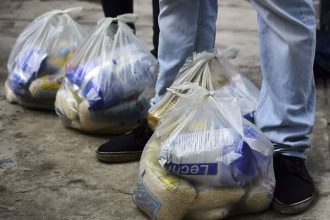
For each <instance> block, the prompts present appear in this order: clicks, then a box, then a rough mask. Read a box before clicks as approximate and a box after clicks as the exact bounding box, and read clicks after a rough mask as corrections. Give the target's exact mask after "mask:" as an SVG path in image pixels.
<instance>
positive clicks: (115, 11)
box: [101, 0, 135, 30]
mask: <svg viewBox="0 0 330 220" xmlns="http://www.w3.org/2000/svg"><path fill="white" fill-rule="evenodd" d="M101 3H102V8H103V12H104V16H105V17H117V16H118V15H121V14H126V13H133V0H120V1H118V0H102V1H101ZM128 25H129V26H130V27H131V28H132V29H133V30H135V26H134V24H128Z"/></svg>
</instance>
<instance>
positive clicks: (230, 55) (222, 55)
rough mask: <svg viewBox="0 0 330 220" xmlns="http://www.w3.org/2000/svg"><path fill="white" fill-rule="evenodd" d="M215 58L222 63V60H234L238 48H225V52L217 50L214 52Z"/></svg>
mask: <svg viewBox="0 0 330 220" xmlns="http://www.w3.org/2000/svg"><path fill="white" fill-rule="evenodd" d="M215 53H216V57H217V59H218V60H219V61H223V60H224V59H235V58H236V57H237V56H238V54H239V49H238V48H234V47H231V48H227V49H225V50H219V49H217V50H216V51H215Z"/></svg>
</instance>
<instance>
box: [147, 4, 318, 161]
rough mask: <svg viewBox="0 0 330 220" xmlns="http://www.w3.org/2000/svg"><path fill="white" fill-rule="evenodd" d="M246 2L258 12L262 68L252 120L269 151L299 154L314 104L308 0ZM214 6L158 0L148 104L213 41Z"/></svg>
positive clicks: (311, 16)
mask: <svg viewBox="0 0 330 220" xmlns="http://www.w3.org/2000/svg"><path fill="white" fill-rule="evenodd" d="M251 2H252V4H253V5H254V7H255V8H256V10H257V12H258V19H259V33H260V60H261V69H262V74H263V82H262V87H261V92H260V97H259V103H258V106H257V109H256V115H255V123H256V125H257V126H258V127H259V128H260V129H261V131H263V132H264V133H265V134H266V135H267V137H268V138H269V139H270V140H271V141H272V142H273V143H274V146H275V153H281V154H285V155H288V156H296V157H301V158H305V155H304V151H305V150H306V149H307V148H308V147H309V146H310V141H309V138H308V134H310V132H311V131H312V128H313V125H314V116H315V105H316V104H315V101H316V98H315V84H314V78H313V62H314V52H315V28H316V25H315V18H314V10H313V7H312V0H294V1H288V0H252V1H251ZM217 10H218V2H217V0H160V15H159V26H160V38H159V52H158V58H159V63H160V73H159V76H158V80H157V83H156V96H155V97H154V98H153V99H152V101H151V103H152V104H154V103H156V102H157V101H159V99H160V98H161V97H162V96H163V95H164V93H165V92H166V88H167V87H169V86H170V85H171V84H172V82H173V81H174V79H175V77H176V75H177V73H178V71H179V69H180V67H181V66H182V65H183V63H184V61H185V59H186V58H187V57H188V56H189V55H191V54H192V52H194V51H197V52H199V51H203V50H208V49H212V48H213V47H214V41H215V33H216V18H217V12H218V11H217ZM242 19H244V18H243V17H242Z"/></svg>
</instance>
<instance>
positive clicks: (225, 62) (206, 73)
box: [148, 48, 259, 130]
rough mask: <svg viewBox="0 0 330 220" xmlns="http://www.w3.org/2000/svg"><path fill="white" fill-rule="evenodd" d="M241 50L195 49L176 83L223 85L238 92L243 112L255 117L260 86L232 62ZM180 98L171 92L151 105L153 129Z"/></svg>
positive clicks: (244, 114)
mask: <svg viewBox="0 0 330 220" xmlns="http://www.w3.org/2000/svg"><path fill="white" fill-rule="evenodd" d="M238 52H239V50H238V49H235V48H229V49H226V50H216V49H215V50H214V51H211V52H208V51H204V52H201V53H194V54H193V55H192V57H189V58H188V59H187V60H186V62H185V64H184V66H183V67H182V68H181V70H180V72H179V74H178V76H177V78H176V80H175V81H174V82H173V84H172V86H178V85H180V84H182V83H185V82H192V83H197V84H199V85H200V86H201V87H203V88H205V89H207V90H212V91H214V90H218V89H220V88H222V89H224V90H226V91H228V92H230V93H231V94H233V95H235V97H236V98H237V99H238V101H239V104H240V106H241V110H242V115H243V116H244V117H245V118H246V119H248V120H250V121H253V117H254V111H255V108H256V104H257V99H258V96H259V90H258V89H257V87H256V86H255V85H253V83H252V82H251V81H250V80H249V79H248V78H247V77H245V76H244V75H243V74H242V73H240V72H239V71H238V70H237V68H236V67H235V66H234V65H233V64H231V63H230V59H233V58H235V57H236V56H237V55H238ZM177 101H178V97H177V96H176V95H175V94H172V93H170V92H167V93H165V95H164V96H163V97H162V99H161V100H160V101H159V102H158V103H156V104H155V105H154V106H152V107H151V108H150V110H149V112H148V123H149V126H150V127H151V128H152V129H153V130H154V129H155V128H156V126H157V124H158V121H159V120H160V119H161V117H162V116H163V115H164V114H165V113H166V112H168V111H169V110H170V109H172V108H173V107H174V106H175V105H176V103H177Z"/></svg>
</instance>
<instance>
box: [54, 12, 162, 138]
mask: <svg viewBox="0 0 330 220" xmlns="http://www.w3.org/2000/svg"><path fill="white" fill-rule="evenodd" d="M135 20H136V16H135V15H133V14H124V15H120V16H118V17H117V18H104V19H102V20H101V21H99V23H98V25H97V27H96V29H95V30H94V31H93V32H92V33H91V34H90V35H89V36H88V37H87V38H86V39H85V41H84V42H83V43H82V44H81V45H80V47H79V48H78V50H77V51H76V53H75V54H74V56H73V57H72V59H71V60H70V62H69V63H68V64H67V66H66V69H65V79H64V80H63V83H62V87H61V89H60V91H59V92H58V94H57V97H56V104H55V105H56V112H57V114H58V115H59V117H60V118H61V120H62V121H63V122H64V124H65V125H67V126H69V127H73V128H77V129H80V130H83V131H87V132H96V133H110V134H120V133H125V132H127V131H129V130H131V129H133V128H134V127H136V126H138V125H139V124H140V123H141V122H142V121H143V119H144V118H145V117H146V115H147V112H148V109H149V107H150V105H149V100H150V99H151V98H152V97H153V95H154V94H153V93H154V89H153V88H154V85H155V82H156V79H157V74H158V62H157V60H156V58H155V57H154V56H153V55H152V54H151V53H150V52H149V51H148V50H147V48H146V47H145V46H144V45H143V44H142V43H141V42H140V41H139V39H138V38H137V37H136V36H135V35H134V33H133V31H132V29H131V28H130V27H129V26H128V25H127V24H126V23H131V22H135Z"/></svg>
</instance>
